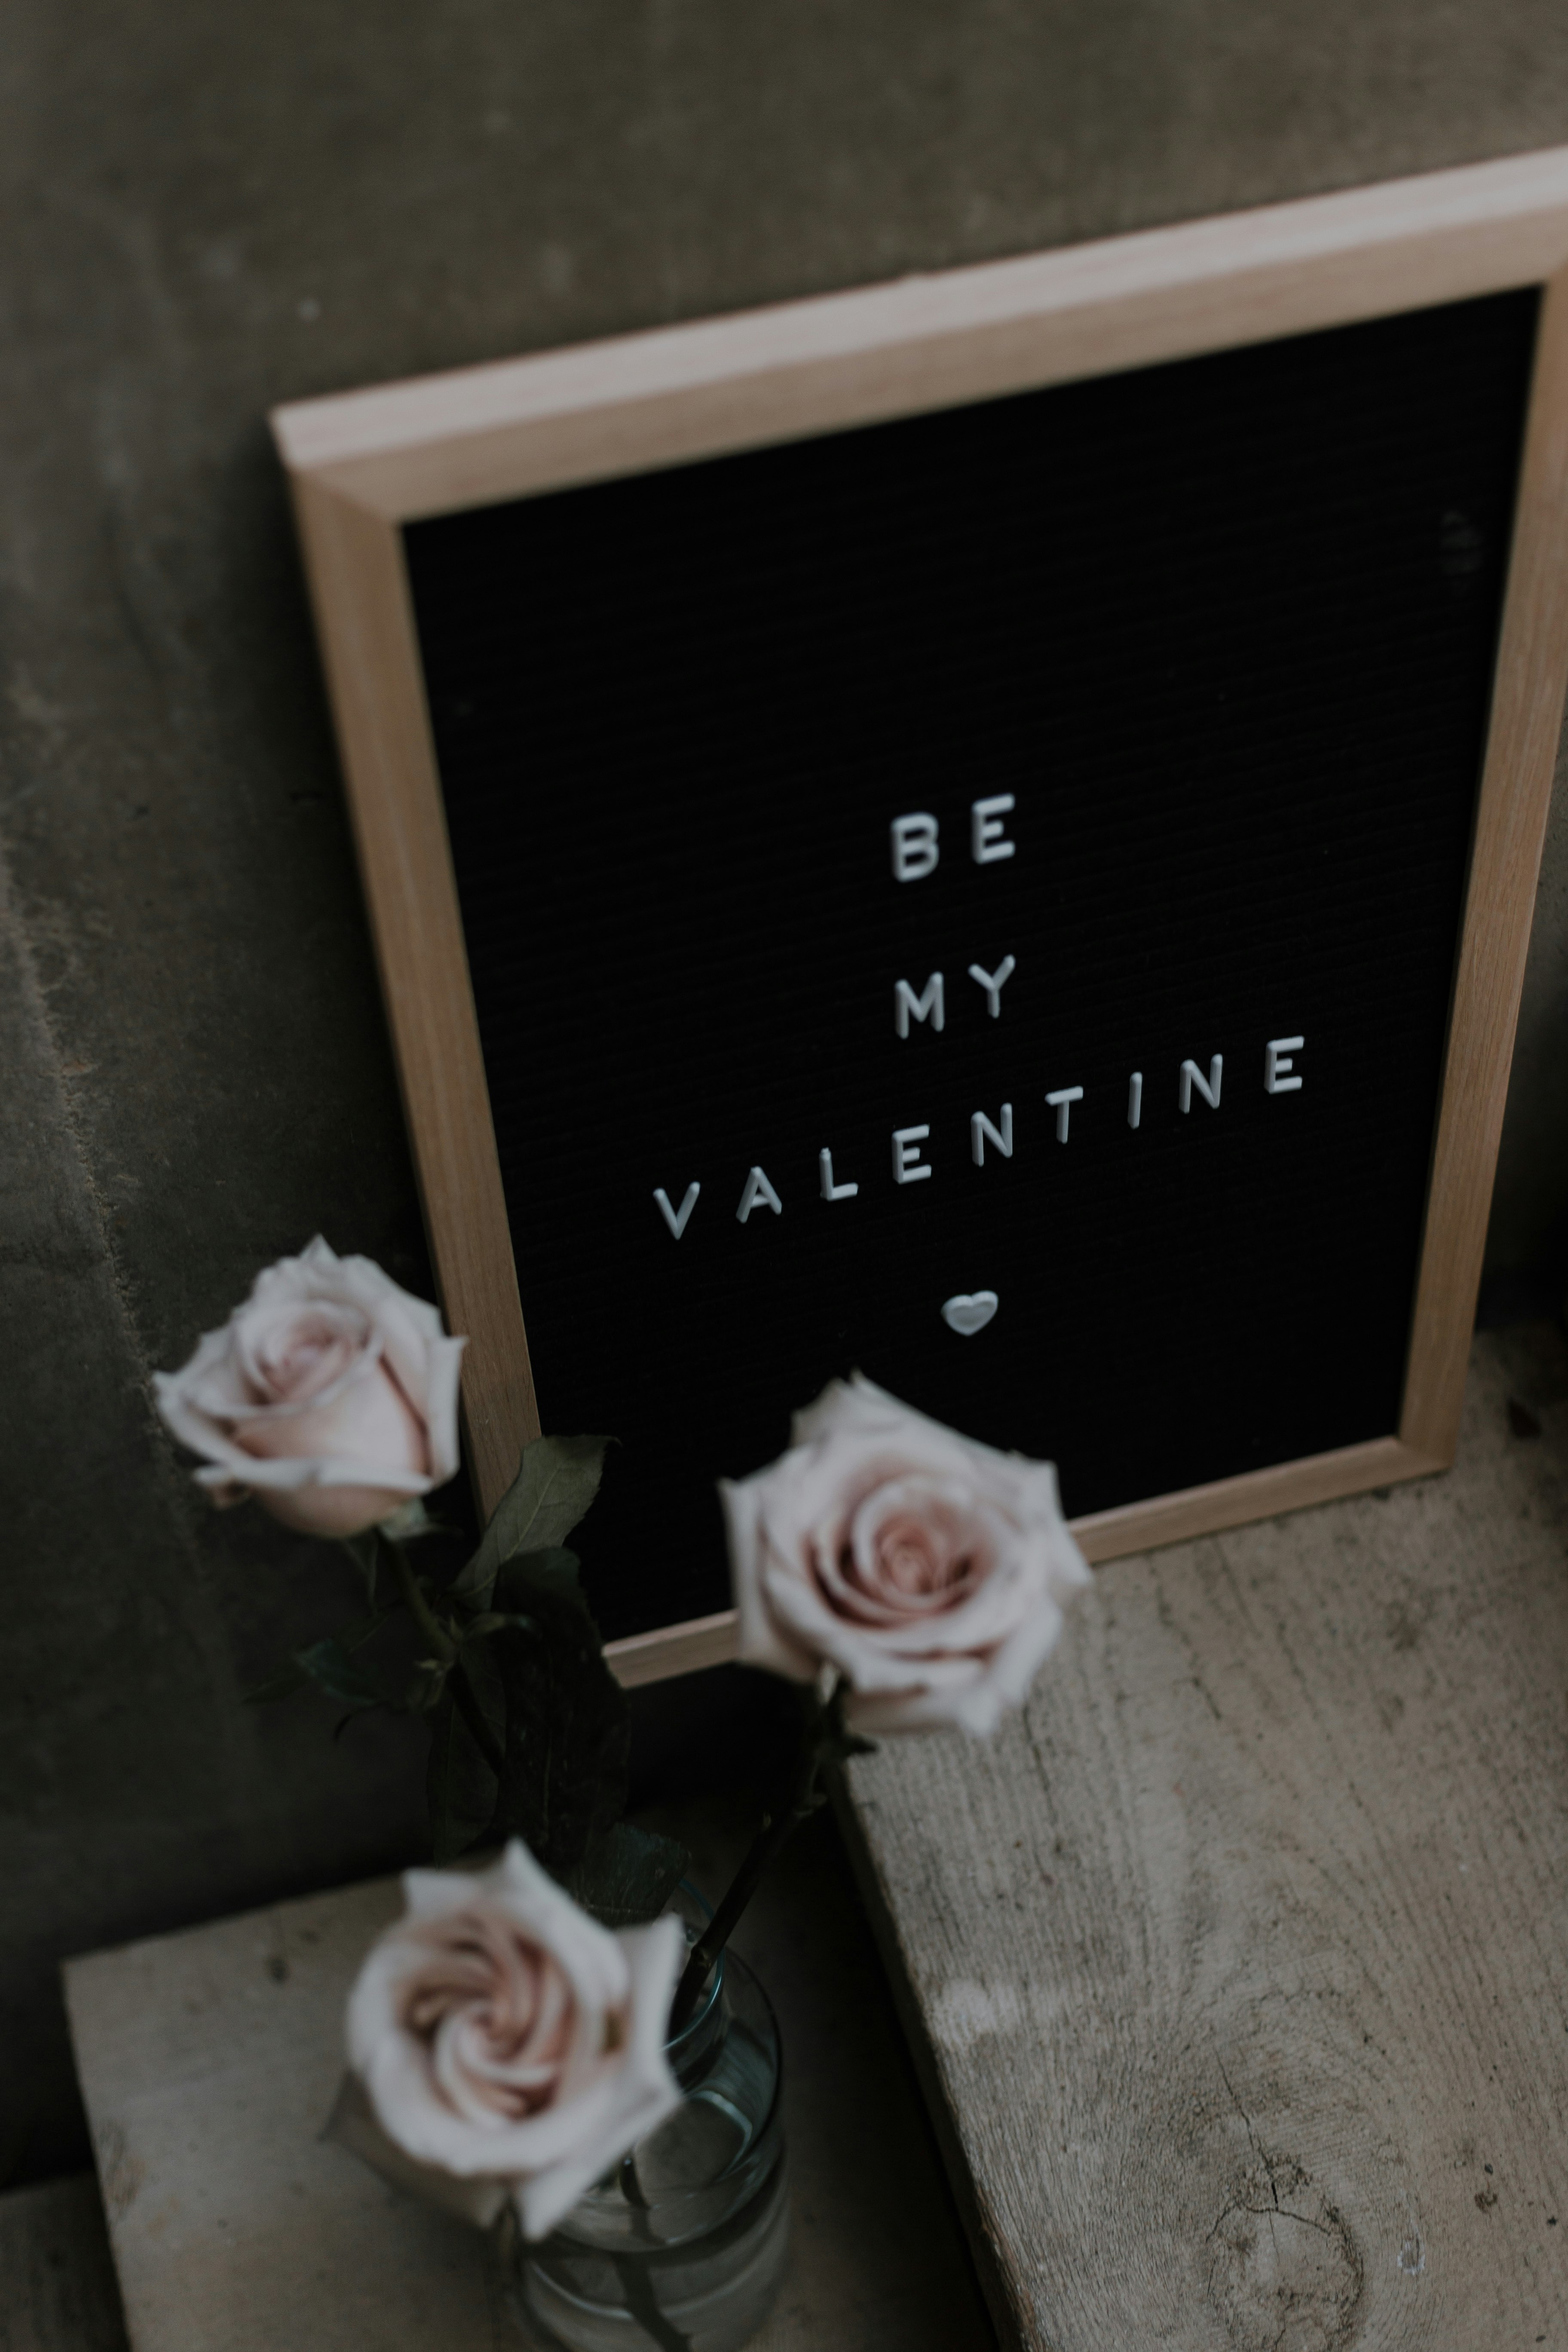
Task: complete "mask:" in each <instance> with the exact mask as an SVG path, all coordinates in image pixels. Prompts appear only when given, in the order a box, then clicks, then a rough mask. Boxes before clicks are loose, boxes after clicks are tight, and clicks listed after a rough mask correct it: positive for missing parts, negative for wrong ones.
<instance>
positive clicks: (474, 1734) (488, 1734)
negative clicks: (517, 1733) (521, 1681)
mask: <svg viewBox="0 0 1568 2352" xmlns="http://www.w3.org/2000/svg"><path fill="white" fill-rule="evenodd" d="M381 1540H382V1542H383V1543H384V1545H385V1546H386V1549H387V1550H388V1551H389V1552H390V1553H391V1554H392V1570H393V1574H394V1575H395V1577H396V1579H397V1589H398V1591H399V1592H400V1593H401V1594H402V1596H403V1598H404V1600H405V1602H406V1603H407V1605H408V1612H409V1614H410V1616H411V1617H412V1618H413V1620H414V1622H415V1623H416V1625H417V1626H418V1628H419V1631H420V1632H421V1633H423V1634H424V1636H425V1639H426V1641H427V1642H428V1643H429V1644H430V1646H431V1648H432V1649H433V1650H434V1651H435V1653H436V1655H437V1658H438V1659H439V1660H441V1661H442V1662H443V1663H445V1664H449V1665H450V1667H451V1673H450V1675H448V1677H447V1681H448V1685H449V1687H450V1690H451V1693H452V1697H453V1700H454V1702H455V1703H456V1706H457V1709H458V1714H459V1715H460V1716H461V1717H462V1718H463V1721H464V1722H465V1723H466V1724H467V1725H468V1732H469V1736H470V1737H471V1738H472V1740H473V1743H474V1745H475V1747H476V1748H478V1749H479V1754H480V1755H481V1756H482V1757H483V1758H484V1759H485V1762H486V1763H487V1764H488V1765H489V1768H490V1770H491V1771H492V1772H493V1773H494V1774H495V1776H496V1779H497V1780H500V1779H501V1778H502V1776H503V1774H504V1773H505V1770H506V1759H505V1758H504V1757H503V1756H502V1754H501V1752H500V1748H499V1747H498V1746H497V1745H496V1738H495V1734H494V1732H493V1731H492V1730H491V1729H490V1727H489V1724H488V1723H487V1722H486V1721H485V1718H484V1713H483V1710H482V1709H481V1707H480V1706H479V1700H478V1698H477V1697H476V1696H475V1695H474V1686H473V1684H472V1683H471V1682H470V1681H469V1680H468V1668H467V1666H465V1665H464V1664H463V1660H462V1655H461V1654H460V1652H459V1650H458V1644H457V1643H456V1642H454V1641H453V1640H452V1638H451V1636H450V1634H449V1633H447V1632H446V1631H445V1630H444V1628H443V1627H442V1625H441V1623H440V1621H439V1619H438V1618H437V1615H436V1613H435V1612H434V1610H432V1608H431V1607H430V1604H429V1602H428V1601H426V1598H425V1595H424V1594H423V1593H422V1592H421V1591H420V1590H419V1582H418V1579H417V1578H416V1575H415V1573H414V1570H413V1568H412V1566H411V1565H410V1562H409V1558H408V1554H407V1553H406V1552H405V1550H404V1549H403V1546H402V1545H401V1544H400V1543H398V1542H396V1541H395V1539H394V1538H392V1537H391V1536H389V1535H387V1534H386V1533H385V1532H384V1531H383V1533H382V1538H381Z"/></svg>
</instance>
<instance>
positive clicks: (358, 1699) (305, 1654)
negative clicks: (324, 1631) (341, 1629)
mask: <svg viewBox="0 0 1568 2352" xmlns="http://www.w3.org/2000/svg"><path fill="white" fill-rule="evenodd" d="M294 1663H295V1664H296V1665H298V1666H299V1667H300V1669H301V1671H302V1672H303V1673H304V1674H306V1675H308V1676H309V1677H310V1681H311V1682H313V1683H314V1684H315V1685H316V1688H317V1689H318V1690H320V1691H325V1693H326V1695H327V1696H328V1697H329V1698H336V1699H342V1701H344V1703H345V1704H346V1705H348V1706H381V1705H382V1704H383V1699H384V1694H383V1693H382V1692H381V1691H380V1690H379V1689H378V1688H377V1686H376V1685H375V1684H374V1683H373V1682H372V1680H371V1678H370V1676H369V1675H367V1674H366V1673H365V1671H364V1669H363V1666H356V1665H355V1664H354V1662H353V1659H352V1658H351V1657H350V1655H349V1654H348V1652H347V1650H346V1649H345V1648H344V1647H343V1644H342V1642H341V1641H340V1640H339V1639H338V1636H337V1635H336V1634H335V1633H329V1634H328V1635H327V1637H326V1639H325V1641H322V1642H312V1643H311V1644H310V1648H309V1649H308V1650H296V1651H295V1653H294Z"/></svg>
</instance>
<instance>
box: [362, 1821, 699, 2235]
mask: <svg viewBox="0 0 1568 2352" xmlns="http://www.w3.org/2000/svg"><path fill="white" fill-rule="evenodd" d="M403 1885H404V1893H405V1900H406V1904H407V1910H406V1912H405V1916H404V1917H403V1918H402V1919H400V1920H399V1921H398V1922H397V1923H396V1925H395V1927H389V1928H388V1929H387V1931H386V1933H385V1934H384V1936H383V1937H381V1939H380V1941H379V1942H378V1943H377V1944H376V1945H375V1946H374V1948H373V1949H372V1951H371V1953H370V1956H369V1958H367V1959H366V1961H365V1963H364V1966H363V1969H361V1971H360V1974H359V1979H358V1981H357V1982H356V1984H355V1986H354V1989H353V1993H352V1994H351V1995H350V1998H349V2006H348V2018H347V2033H348V2056H349V2064H350V2066H351V2067H352V2069H353V2073H354V2074H355V2076H356V2077H357V2078H358V2080H359V2082H360V2083H361V2084H362V2085H363V2089H364V2092H365V2095H366V2096H367V2098H368V2101H369V2104H370V2107H371V2110H372V2112H373V2114H374V2119H375V2122H376V2124H377V2125H378V2126H380V2129H381V2131H382V2133H384V2136H385V2137H386V2138H387V2139H388V2140H390V2141H391V2142H392V2144H393V2146H394V2147H395V2148H397V2149H399V2150H401V2151H402V2153H403V2155H404V2156H405V2157H406V2158H412V2159H413V2161H414V2163H415V2164H416V2166H418V2167H420V2168H422V2169H423V2170H424V2171H425V2172H426V2173H432V2172H433V2173H434V2174H436V2175H437V2176H438V2177H439V2176H451V2177H454V2179H455V2181H456V2182H458V2183H462V2184H464V2185H465V2189H464V2191H463V2192H462V2193H461V2194H462V2203H461V2210H465V2211H467V2212H468V2214H469V2215H470V2217H471V2218H472V2219H474V2220H476V2221H489V2220H490V2219H492V2218H493V2217H494V2214H495V2213H496V2212H498V2211H499V2210H500V2206H501V2204H502V2203H503V2202H504V2201H505V2200H506V2198H508V2197H510V2199H511V2200H512V2202H513V2203H514V2205H515V2206H516V2208H517V2213H518V2219H519V2221H521V2225H522V2229H523V2232H524V2235H525V2236H527V2237H530V2238H542V2237H545V2236H547V2235H548V2233H549V2232H550V2231H552V2229H553V2228H554V2227H555V2225H556V2223H557V2222H558V2221H561V2220H562V2219H563V2216H564V2215H565V2214H566V2213H567V2212H569V2211H570V2210H571V2208H572V2207H573V2206H574V2204H575V2203H576V2202H577V2200H578V2199H579V2198H580V2197H581V2196H582V2195H583V2193H584V2190H585V2189H589V2188H591V2187H592V2185H593V2183H594V2182H595V2180H597V2179H600V2178H601V2177H602V2176H603V2174H604V2173H605V2172H606V2171H607V2170H608V2169H609V2168H610V2167H611V2166H612V2165H613V2164H616V2163H617V2162H618V2161H619V2159H620V2158H622V2157H623V2156H624V2155H625V2154H626V2150H627V2149H628V2148H629V2147H632V2146H633V2145H634V2143H635V2142H636V2141H637V2140H639V2139H641V2138H642V2137H643V2136H644V2135H645V2134H646V2133H647V2132H650V2131H652V2130H653V2128H654V2126H656V2125H657V2124H659V2123H661V2122H662V2121H663V2120H664V2118H665V2116H668V2115H669V2114H671V2113H673V2111H674V2109H675V2108H676V2107H678V2106H679V2105H680V2100H681V2093H680V2089H679V2084H677V2082H676V2080H675V2077H674V2075H673V2074H671V2072H670V2069H669V2063H668V2059H667V2058H666V2056H665V2030H666V2027H667V2024H668V2018H669V2004H670V2000H671V1996H672V1995H673V1993H674V1990H675V1980H676V1977H677V1974H678V1973H679V1969H680V1965H681V1962H682V1960H683V1959H684V1958H685V1953H686V1938H685V1934H684V1932H683V1930H682V1928H681V1926H680V1922H679V1920H678V1919H674V1918H668V1917H667V1918H663V1919H656V1920H654V1922H653V1923H652V1925H651V1926H650V1927H630V1928H626V1929H623V1930H622V1931H621V1932H620V1933H619V1934H618V1935H613V1934H612V1933H611V1932H610V1930H609V1929H608V1928H607V1927H600V1926H599V1924H598V1922H597V1921H596V1920H595V1919H591V1918H590V1917H589V1916H588V1914H587V1913H586V1912H585V1911H583V1910H581V1909H580V1908H579V1907H578V1906H577V1905H576V1904H575V1903H574V1902H573V1901H572V1899H571V1897H570V1895H566V1894H564V1893H563V1891H562V1889H561V1888H560V1887H559V1886H557V1885H556V1884H555V1882H554V1881H553V1879H551V1878H549V1877H547V1876H546V1874H545V1873H544V1872H543V1871H542V1870H541V1868H540V1867H539V1864H537V1863H536V1862H535V1861H534V1859H533V1857H532V1855H531V1853H529V1851H528V1849H527V1847H526V1846H524V1845H523V1844H522V1843H521V1842H520V1841H519V1840H517V1839H515V1838H514V1839H513V1841H512V1843H510V1845H509V1846H508V1847H507V1849H506V1852H505V1853H504V1854H503V1855H502V1857H501V1859H500V1863H499V1864H497V1865H496V1866H495V1868H494V1869H493V1870H489V1871H486V1872H485V1873H483V1874H482V1875H479V1876H478V1877H469V1876H467V1875H465V1874H462V1873H460V1872H455V1871H434V1870H411V1871H408V1872H406V1873H405V1876H404V1881H403ZM351 2144H355V2143H353V2142H352V2141H351ZM358 2145H359V2147H360V2152H361V2153H369V2152H370V2151H368V2150H367V2149H366V2148H365V2147H364V2145H363V2140H362V2141H360V2142H359V2143H358ZM373 2160H374V2158H373ZM445 2201H447V2202H450V2203H454V2204H457V2203H458V2198H456V2197H448V2198H447V2200H445Z"/></svg>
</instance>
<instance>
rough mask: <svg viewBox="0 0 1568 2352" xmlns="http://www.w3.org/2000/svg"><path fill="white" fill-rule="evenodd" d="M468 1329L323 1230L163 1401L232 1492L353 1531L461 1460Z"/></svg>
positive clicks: (256, 1292) (310, 1528) (162, 1391)
mask: <svg viewBox="0 0 1568 2352" xmlns="http://www.w3.org/2000/svg"><path fill="white" fill-rule="evenodd" d="M463 1345H464V1343H463V1341H462V1340H461V1339H447V1336H446V1333H445V1331H444V1330H443V1328H442V1325H441V1318H440V1315H439V1313H438V1311H437V1308H435V1307H430V1306H427V1305H426V1302H425V1301H424V1300H423V1299H421V1298H415V1297H411V1295H410V1294H409V1293H408V1292H407V1291H406V1290H400V1289H399V1288H398V1286H397V1285H396V1283H395V1282H394V1281H392V1280H391V1279H390V1277H389V1276H386V1275H384V1274H383V1272H382V1271H381V1268H380V1267H379V1266H378V1265H374V1264H373V1263H372V1261H371V1260H370V1259H369V1258H367V1257H338V1256H337V1255H335V1254H334V1253H333V1252H332V1251H331V1250H330V1249H329V1248H328V1247H327V1244H326V1243H325V1242H324V1241H322V1240H321V1238H320V1236H318V1237H317V1239H316V1240H315V1241H313V1242H312V1243H311V1244H310V1247H309V1249H307V1250H305V1251H304V1252H303V1253H302V1254H301V1255H300V1256H299V1257H286V1258H281V1259H279V1263H278V1264H277V1265H271V1266H268V1268H267V1271H266V1272H265V1273H264V1274H259V1275H258V1276H257V1278H256V1284H255V1287H254V1288H253V1289H252V1291H251V1294H250V1297H248V1298H247V1301H246V1303H245V1305H244V1306H243V1307H236V1308H235V1311H234V1313H233V1314H232V1315H231V1316H230V1317H229V1318H228V1321H227V1322H226V1324H225V1325H224V1328H223V1329H222V1330H221V1331H208V1332H207V1333H206V1334H205V1336H204V1337H203V1339H201V1340H200V1342H199V1343H198V1345H197V1348H196V1351H195V1355H194V1356H193V1357H192V1358H191V1360H190V1361H189V1363H188V1364H186V1365H185V1366H184V1369H183V1370H180V1371H177V1372H157V1373H154V1375H153V1381H154V1386H155V1388H156V1391H157V1397H158V1410H159V1412H161V1413H162V1414H163V1419H164V1421H165V1422H166V1423H168V1425H169V1427H170V1428H171V1429H172V1430H173V1431H174V1435H175V1436H176V1437H177V1438H179V1439H180V1440H181V1441H182V1443H183V1444H186V1445H188V1446H190V1448H191V1449H192V1451H193V1452H194V1453H196V1454H204V1455H205V1457H206V1460H205V1467H204V1468H202V1469H200V1470H198V1471H197V1472H196V1474H195V1475H196V1476H197V1478H198V1479H199V1480H200V1481H201V1483H202V1485H203V1486H206V1487H208V1488H209V1489H210V1490H211V1492H212V1494H213V1496H214V1497H215V1499H216V1501H217V1502H219V1503H235V1502H237V1501H239V1499H240V1497H241V1496H244V1495H247V1494H253V1495H255V1496H256V1497H257V1499H258V1502H261V1503H263V1504H264V1505H265V1506H266V1507H267V1508H268V1510H269V1511H270V1512H272V1514H273V1515H274V1517H277V1518H279V1519H281V1520H282V1521H283V1523H284V1525H285V1526H286V1527H290V1528H299V1529H300V1531H301V1532H302V1533H303V1534H306V1535H318V1536H352V1535H357V1534H359V1533H360V1532H361V1531H362V1530H363V1529H364V1528H368V1527H372V1526H374V1523H375V1522H376V1521H377V1520H378V1519H384V1518H385V1517H388V1515H389V1514H390V1513H391V1512H393V1511H395V1510H396V1509H397V1508H398V1507H399V1506H400V1505H401V1504H403V1503H405V1502H407V1501H408V1500H409V1498H410V1497H411V1496H415V1495H424V1494H427V1493H428V1492H429V1490H430V1488H431V1487H433V1486H441V1485H442V1484H443V1483H444V1482H445V1481H446V1480H447V1479H448V1478H450V1477H451V1476H452V1475H454V1473H455V1472H456V1470H457V1467H458V1368H459V1363H460V1360H461V1357H462V1352H463Z"/></svg>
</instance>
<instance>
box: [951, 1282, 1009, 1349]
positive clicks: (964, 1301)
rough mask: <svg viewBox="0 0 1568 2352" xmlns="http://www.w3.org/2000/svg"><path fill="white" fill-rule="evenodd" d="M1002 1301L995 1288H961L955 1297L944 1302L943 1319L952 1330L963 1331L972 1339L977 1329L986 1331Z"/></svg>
mask: <svg viewBox="0 0 1568 2352" xmlns="http://www.w3.org/2000/svg"><path fill="white" fill-rule="evenodd" d="M1000 1304H1001V1301H1000V1300H999V1299H998V1297H997V1296H996V1293H995V1292H994V1290H961V1291H960V1292H959V1293H958V1295H957V1297H955V1298H944V1299H943V1300H942V1321H943V1322H944V1323H945V1324H946V1325H947V1327H948V1329H949V1330H950V1331H961V1332H962V1333H963V1337H964V1338H965V1339H973V1337H974V1334H975V1333H976V1331H984V1328H985V1326H986V1325H987V1323H989V1322H990V1320H991V1318H992V1317H993V1315H994V1314H995V1312H996V1309H997V1307H999V1306H1000Z"/></svg>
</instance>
